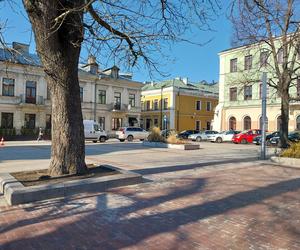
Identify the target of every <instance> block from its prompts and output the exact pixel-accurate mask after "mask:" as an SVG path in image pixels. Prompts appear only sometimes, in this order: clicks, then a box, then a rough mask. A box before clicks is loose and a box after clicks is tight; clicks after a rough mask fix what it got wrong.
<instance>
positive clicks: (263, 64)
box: [259, 51, 269, 67]
mask: <svg viewBox="0 0 300 250" xmlns="http://www.w3.org/2000/svg"><path fill="white" fill-rule="evenodd" d="M268 56H269V55H268V52H267V51H262V52H261V53H260V58H259V60H260V67H266V66H267V64H268Z"/></svg>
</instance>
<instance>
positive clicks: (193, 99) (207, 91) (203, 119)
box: [141, 78, 218, 131]
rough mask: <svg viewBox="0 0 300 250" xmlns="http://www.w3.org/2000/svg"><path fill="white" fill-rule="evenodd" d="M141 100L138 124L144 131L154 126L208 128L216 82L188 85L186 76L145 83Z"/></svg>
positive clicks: (214, 101)
mask: <svg viewBox="0 0 300 250" xmlns="http://www.w3.org/2000/svg"><path fill="white" fill-rule="evenodd" d="M141 102H142V103H141V106H142V115H141V126H142V127H143V128H145V129H146V130H149V129H150V128H151V127H154V126H157V127H160V128H161V129H175V130H176V131H182V130H188V129H195V130H203V129H204V130H205V129H211V123H212V120H213V116H214V109H215V107H216V106H217V104H218V84H216V83H212V84H208V83H206V82H200V83H193V84H192V83H189V82H188V79H187V78H175V79H171V80H166V81H163V82H159V83H153V82H152V83H147V84H145V86H144V87H143V88H142V97H141Z"/></svg>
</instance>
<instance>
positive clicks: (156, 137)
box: [148, 127, 165, 142]
mask: <svg viewBox="0 0 300 250" xmlns="http://www.w3.org/2000/svg"><path fill="white" fill-rule="evenodd" d="M148 141H150V142H165V138H164V137H163V136H162V135H161V131H160V129H159V128H158V127H153V128H152V129H151V133H150V134H149V136H148Z"/></svg>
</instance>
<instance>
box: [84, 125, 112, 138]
mask: <svg viewBox="0 0 300 250" xmlns="http://www.w3.org/2000/svg"><path fill="white" fill-rule="evenodd" d="M83 126H84V137H85V140H91V141H93V142H97V141H100V142H105V141H106V140H107V139H108V136H107V134H106V132H105V131H104V130H102V129H100V126H99V124H98V123H96V122H95V121H94V120H83Z"/></svg>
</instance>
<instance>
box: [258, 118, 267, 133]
mask: <svg viewBox="0 0 300 250" xmlns="http://www.w3.org/2000/svg"><path fill="white" fill-rule="evenodd" d="M262 125H263V124H262V116H261V117H260V118H259V128H260V129H262V128H263V126H262ZM268 127H269V121H268V117H266V130H268Z"/></svg>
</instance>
